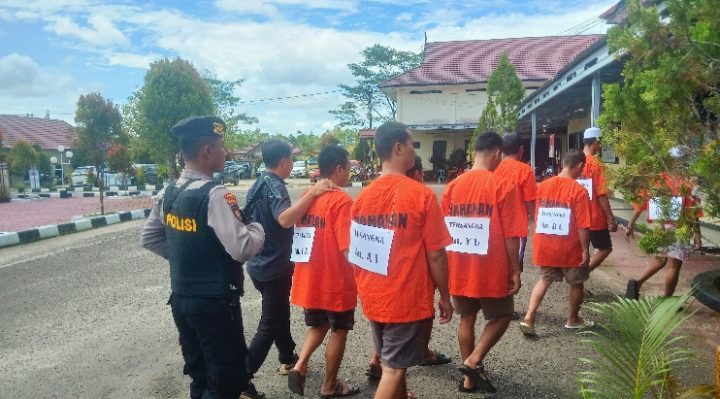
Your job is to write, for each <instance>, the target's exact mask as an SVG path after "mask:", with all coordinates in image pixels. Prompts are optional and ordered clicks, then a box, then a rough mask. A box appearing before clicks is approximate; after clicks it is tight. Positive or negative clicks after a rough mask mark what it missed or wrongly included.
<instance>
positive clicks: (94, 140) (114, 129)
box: [75, 93, 127, 214]
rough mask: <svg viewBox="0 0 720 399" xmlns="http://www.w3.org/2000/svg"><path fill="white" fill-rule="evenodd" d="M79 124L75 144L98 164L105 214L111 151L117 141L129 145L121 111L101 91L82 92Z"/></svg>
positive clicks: (76, 119)
mask: <svg viewBox="0 0 720 399" xmlns="http://www.w3.org/2000/svg"><path fill="white" fill-rule="evenodd" d="M75 124H76V128H77V132H78V138H77V142H76V144H75V147H76V148H77V149H78V152H80V153H82V154H84V156H85V157H86V158H87V159H88V160H89V161H90V162H91V164H92V165H93V166H95V170H96V171H97V176H96V177H98V180H99V182H100V213H101V214H105V200H104V195H103V193H104V180H105V172H104V170H105V163H106V162H107V156H108V150H109V149H110V148H111V147H112V146H113V145H115V144H127V136H126V135H125V134H124V133H123V129H122V117H121V116H120V110H119V109H118V107H117V106H116V105H115V104H113V102H112V101H111V100H106V99H105V98H104V97H103V96H101V95H100V93H89V94H86V95H81V96H80V98H79V99H78V102H77V110H76V111H75ZM91 183H92V182H91Z"/></svg>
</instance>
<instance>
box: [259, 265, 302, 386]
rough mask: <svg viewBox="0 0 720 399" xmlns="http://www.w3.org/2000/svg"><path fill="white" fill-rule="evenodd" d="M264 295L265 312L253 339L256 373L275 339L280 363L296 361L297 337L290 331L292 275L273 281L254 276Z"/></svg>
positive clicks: (263, 306) (263, 305) (263, 309)
mask: <svg viewBox="0 0 720 399" xmlns="http://www.w3.org/2000/svg"><path fill="white" fill-rule="evenodd" d="M252 282H253V285H254V286H255V288H257V290H258V291H260V294H261V295H262V315H261V316H260V323H259V324H258V328H257V332H255V336H254V337H253V339H252V342H251V343H250V370H251V371H252V372H253V373H256V372H257V371H258V370H259V369H260V367H261V366H262V365H263V363H264V362H265V359H266V358H267V355H268V352H270V348H271V347H272V345H273V343H275V346H276V347H277V349H278V353H279V356H278V360H279V361H280V363H284V364H290V363H293V362H294V355H295V341H293V339H292V335H290V287H291V286H292V276H289V277H283V278H279V279H275V280H270V281H257V280H255V279H252Z"/></svg>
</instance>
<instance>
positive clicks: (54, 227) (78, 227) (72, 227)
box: [0, 208, 150, 248]
mask: <svg viewBox="0 0 720 399" xmlns="http://www.w3.org/2000/svg"><path fill="white" fill-rule="evenodd" d="M148 215H150V208H145V209H137V210H134V211H128V212H120V213H113V214H110V215H105V216H97V217H92V218H85V219H79V220H75V221H72V222H68V223H61V224H51V225H47V226H40V227H35V228H33V229H29V230H23V231H18V232H13V233H0V248H4V247H9V246H12V245H19V244H28V243H31V242H35V241H40V240H44V239H46V238H51V237H57V236H64V235H67V234H72V233H77V232H79V231H84V230H90V229H94V228H98V227H103V226H109V225H111V224H115V223H120V222H128V221H131V220H138V219H145V218H146V217H148Z"/></svg>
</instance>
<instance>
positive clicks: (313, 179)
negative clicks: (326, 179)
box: [310, 169, 320, 183]
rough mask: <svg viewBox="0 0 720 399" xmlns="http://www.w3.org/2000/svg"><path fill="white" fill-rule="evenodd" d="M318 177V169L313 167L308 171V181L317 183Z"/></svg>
mask: <svg viewBox="0 0 720 399" xmlns="http://www.w3.org/2000/svg"><path fill="white" fill-rule="evenodd" d="M319 178H320V169H315V170H313V171H312V172H310V183H317V181H318V179H319Z"/></svg>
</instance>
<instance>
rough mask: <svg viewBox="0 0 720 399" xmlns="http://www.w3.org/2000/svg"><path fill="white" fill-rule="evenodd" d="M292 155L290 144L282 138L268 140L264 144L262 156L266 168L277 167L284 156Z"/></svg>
mask: <svg viewBox="0 0 720 399" xmlns="http://www.w3.org/2000/svg"><path fill="white" fill-rule="evenodd" d="M290 156H292V147H291V146H290V144H288V143H286V142H284V141H280V140H268V141H266V142H265V143H263V145H262V157H263V162H265V167H266V168H270V169H272V168H276V167H277V166H278V165H279V164H280V160H281V159H283V158H289V157H290Z"/></svg>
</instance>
